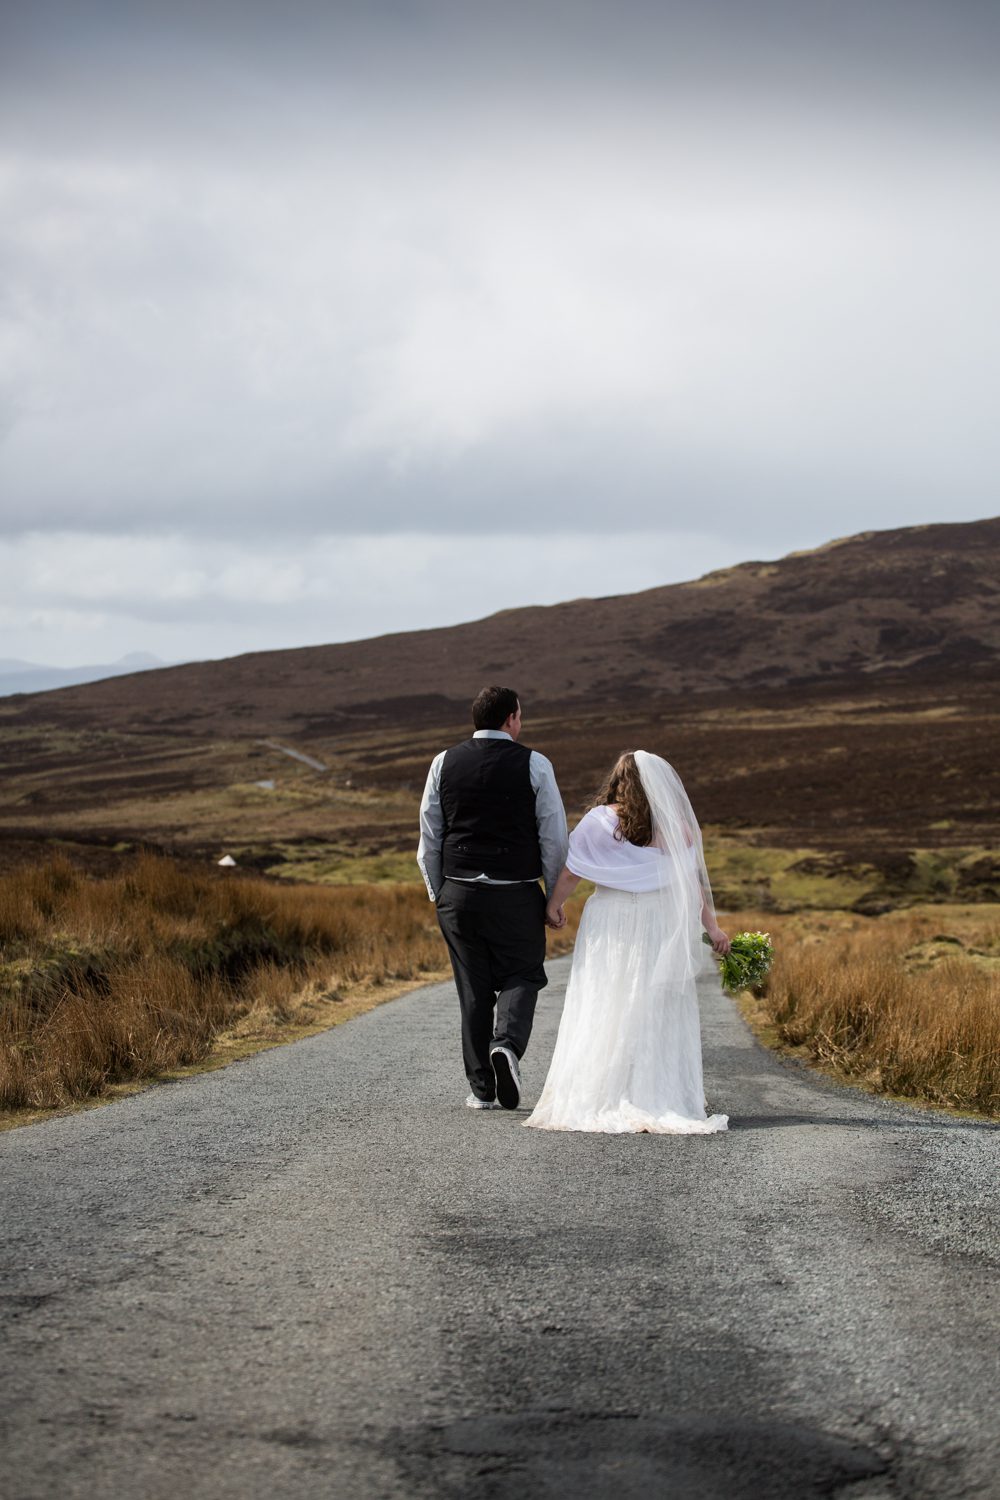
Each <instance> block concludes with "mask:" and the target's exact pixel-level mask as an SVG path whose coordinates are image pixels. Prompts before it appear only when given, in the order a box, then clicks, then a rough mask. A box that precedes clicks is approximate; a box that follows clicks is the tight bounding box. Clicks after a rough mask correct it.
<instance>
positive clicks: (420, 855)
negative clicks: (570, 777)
mask: <svg viewBox="0 0 1000 1500" xmlns="http://www.w3.org/2000/svg"><path fill="white" fill-rule="evenodd" d="M473 739H476V740H509V739H510V735H509V734H507V733H506V732H505V730H503V729H477V730H476V732H475V734H474V735H473ZM446 753H447V752H446V751H444V750H442V751H441V754H440V755H435V757H434V759H433V760H432V761H431V768H430V770H429V771H428V772H427V784H426V785H425V787H424V795H423V800H422V801H421V803H420V843H419V845H418V847H417V864H418V865H419V866H420V873H421V874H422V875H423V877H424V884H425V885H426V886H427V894H428V895H429V896H430V898H431V900H432V901H436V900H437V896H438V892H439V891H440V889H441V887H442V885H443V884H444V875H443V873H442V868H441V845H442V843H443V842H444V813H443V811H442V809H441V767H442V765H443V764H444V758H445V754H446ZM528 774H529V776H530V777H531V786H532V790H533V791H534V793H535V822H536V823H537V825H538V842H539V844H540V845H541V850H542V868H541V870H540V871H539V872H538V873H539V874H540V875H541V876H542V877H543V878H544V880H545V889H546V891H547V892H548V894H550V895H551V893H552V891H553V890H554V889H555V883H556V881H557V880H558V878H559V874H560V872H561V870H562V867H563V865H564V864H565V863H566V851H567V849H568V847H569V838H568V835H567V832H566V813H565V810H564V808H563V804H562V798H561V797H560V795H559V788H558V787H557V786H556V773H555V771H553V769H552V762H551V761H550V760H546V758H545V756H544V755H540V754H539V753H538V751H537V750H532V752H531V757H530V759H529V761H528ZM473 878H474V879H475V880H476V881H483V882H484V883H485V884H486V885H525V884H530V882H528V881H518V880H493V879H492V878H491V876H490V873H489V871H488V870H484V871H483V872H482V874H481V875H477V876H474V877H473Z"/></svg>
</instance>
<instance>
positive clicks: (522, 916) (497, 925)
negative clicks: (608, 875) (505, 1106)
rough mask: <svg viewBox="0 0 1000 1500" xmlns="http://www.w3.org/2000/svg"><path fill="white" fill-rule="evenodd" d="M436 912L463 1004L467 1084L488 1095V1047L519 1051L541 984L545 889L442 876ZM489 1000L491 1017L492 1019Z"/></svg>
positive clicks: (527, 1034) (490, 1081)
mask: <svg viewBox="0 0 1000 1500" xmlns="http://www.w3.org/2000/svg"><path fill="white" fill-rule="evenodd" d="M437 916H438V922H439V924H440V927H441V931H442V933H443V934H444V940H445V942H446V943H447V944H448V951H449V953H450V954H451V967H452V969H453V971H454V974H455V984H456V987H457V989H458V1002H459V1005H460V1006H461V1010H462V1057H463V1060H464V1062H465V1072H466V1076H467V1077H468V1080H469V1083H470V1085H471V1087H472V1092H473V1093H474V1094H476V1095H478V1097H479V1098H480V1099H492V1098H493V1096H494V1094H495V1092H496V1081H495V1079H494V1077H493V1069H492V1068H491V1067H490V1048H491V1047H493V1046H496V1045H497V1043H502V1045H503V1046H505V1047H509V1048H510V1050H511V1051H512V1052H513V1053H514V1056H515V1057H522V1056H523V1054H524V1050H525V1048H526V1047H527V1045H528V1038H529V1037H530V1035H531V1023H532V1021H533V1019H534V1015H535V1001H536V1000H537V999H538V991H539V990H540V989H544V987H545V986H546V985H547V984H548V979H547V978H546V976H545V969H544V967H543V965H544V962H545V896H544V894H543V892H542V888H541V886H540V885H537V884H535V883H531V884H523V885H521V884H519V885H486V884H485V883H483V882H482V881H480V882H478V883H477V884H472V883H470V882H466V881H461V880H446V881H445V883H444V885H443V886H442V887H441V891H440V894H439V895H438V899H437ZM494 1007H495V1008H496V1020H495V1022H494V1015H493V1012H494Z"/></svg>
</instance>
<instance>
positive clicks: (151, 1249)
mask: <svg viewBox="0 0 1000 1500" xmlns="http://www.w3.org/2000/svg"><path fill="white" fill-rule="evenodd" d="M566 971H567V963H566V961H561V962H559V963H557V964H554V965H552V968H551V972H552V974H553V978H554V983H553V984H552V985H551V987H550V989H549V990H548V992H547V993H546V995H545V996H543V999H542V1002H541V1003H540V1007H539V1016H538V1021H537V1023H536V1028H535V1037H534V1039H533V1042H532V1047H531V1051H530V1053H529V1058H528V1067H527V1080H526V1081H527V1090H526V1102H527V1103H530V1102H531V1101H533V1099H534V1098H535V1096H536V1095H537V1091H538V1089H539V1087H540V1084H541V1080H542V1076H543V1073H544V1069H545V1066H546V1063H547V1059H548V1056H549V1053H550V1051H551V1047H552V1042H553V1039H554V1034H555V1027H556V1024H557V1021H558V1014H559V1007H560V1002H561V997H562V991H563V986H564V983H565V977H566ZM703 1016H704V1031H705V1043H706V1076H707V1083H708V1092H709V1099H710V1103H711V1105H712V1107H713V1108H715V1109H721V1110H725V1111H727V1112H728V1113H729V1114H731V1116H732V1117H733V1118H732V1126H733V1128H732V1129H731V1131H730V1133H729V1134H728V1135H720V1136H710V1137H688V1138H677V1137H650V1136H636V1137H620V1136H618V1137H600V1136H578V1135H556V1134H552V1135H550V1134H539V1133H537V1132H535V1131H527V1130H522V1129H520V1128H519V1117H518V1116H517V1115H511V1114H506V1113H503V1114H501V1113H496V1114H473V1113H472V1112H470V1111H468V1110H466V1109H464V1108H463V1107H462V1099H463V1097H464V1092H465V1091H464V1089H463V1087H462V1079H461V1077H460V1076H459V1073H458V1070H457V1068H456V1060H457V1042H458V1036H457V1021H456V1001H455V999H454V994H453V991H452V989H451V987H450V986H448V985H442V986H439V987H437V988H434V989H429V990H424V991H422V992H420V993H417V994H414V995H411V996H409V997H407V998H405V999H403V1000H400V1001H397V1002H395V1003H394V1004H392V1005H388V1006H385V1007H384V1008H382V1009H380V1010H377V1011H374V1012H371V1013H370V1014H368V1015H366V1016H362V1017H359V1018H358V1019H356V1020H354V1021H351V1022H349V1023H348V1024H346V1025H344V1026H342V1027H340V1028H338V1029H337V1030H335V1031H331V1032H328V1033H326V1034H325V1035H322V1036H317V1037H314V1038H312V1039H310V1040H308V1041H305V1042H300V1043H298V1044H296V1045H294V1046H291V1047H286V1048H281V1049H279V1050H277V1051H273V1052H268V1053H263V1054H260V1055H259V1056H257V1057H255V1058H253V1059H251V1060H249V1061H247V1062H244V1063H241V1064H237V1065H235V1066H233V1067H230V1068H228V1069H227V1070H225V1071H222V1072H219V1073H214V1074H209V1075H207V1076H203V1077H200V1078H194V1079H190V1080H186V1081H184V1082H180V1083H175V1084H171V1085H169V1086H164V1087H161V1088H156V1089H153V1090H151V1091H149V1092H147V1093H145V1094H142V1095H139V1096H136V1097H134V1098H132V1099H128V1100H125V1101H123V1102H121V1103H118V1104H115V1105H112V1106H109V1107H108V1108H106V1109H101V1110H96V1111H93V1112H90V1113H86V1114H83V1115H78V1116H76V1117H75V1118H66V1119H62V1120H53V1121H50V1122H48V1123H46V1124H42V1125H38V1126H34V1127H32V1128H30V1129H26V1130H21V1131H15V1132H13V1133H8V1134H7V1135H6V1136H3V1137H0V1173H2V1189H0V1238H2V1242H3V1245H2V1251H3V1260H4V1282H3V1298H2V1315H0V1326H2V1331H3V1334H2V1336H3V1344H4V1348H3V1352H2V1355H0V1379H2V1382H3V1386H4V1390H3V1401H2V1408H0V1423H2V1429H3V1431H2V1438H3V1444H4V1447H5V1451H6V1454H7V1456H6V1461H5V1463H4V1464H3V1465H0V1493H2V1494H3V1496H4V1497H5V1500H7V1497H10V1500H42V1497H45V1500H49V1497H57V1496H58V1497H59V1500H72V1497H77V1496H79V1497H87V1500H103V1497H111V1496H115V1497H124V1500H131V1497H143V1500H146V1497H149V1500H158V1497H161V1496H162V1497H164V1500H166V1497H171V1500H173V1497H175V1496H176V1495H178V1494H179V1495H180V1496H181V1497H182V1500H200V1497H213V1500H214V1497H234V1500H236V1497H239V1500H257V1497H261V1500H262V1497H265V1496H276V1497H286V1496H287V1497H296V1500H299V1497H302V1500H312V1497H355V1496H356V1497H364V1500H367V1497H376V1496H378V1497H382V1496H386V1497H389V1496H413V1497H427V1500H430V1497H434V1500H437V1497H445V1500H450V1497H458V1496H462V1497H470V1496H472V1497H477V1500H478V1497H484V1500H506V1497H514V1496H517V1497H519V1500H547V1497H556V1496H558V1497H560V1500H563V1497H567V1496H570V1497H574V1500H576V1497H581V1500H587V1497H607V1496H613V1497H614V1500H632V1497H639V1496H641V1497H643V1500H650V1497H653V1500H657V1497H661V1496H669V1497H671V1500H687V1497H691V1500H715V1497H719V1500H723V1497H724V1500H742V1497H746V1500H769V1497H772V1496H775V1497H777V1496H780V1497H788V1500H808V1497H811V1496H851V1497H866V1500H871V1497H876V1496H879V1497H885V1496H913V1497H920V1496H935V1497H937V1496H956V1497H957V1496H961V1497H968V1496H991V1497H995V1496H998V1495H1000V1431H998V1422H997V1414H998V1413H997V1400H998V1396H997V1392H998V1379H997V1377H998V1373H1000V1370H998V1354H997V1351H998V1348H1000V1306H998V1278H997V1266H998V1262H1000V1217H998V1211H997V1200H996V1196H995V1194H996V1183H997V1180H998V1175H1000V1174H998V1167H1000V1130H998V1129H997V1128H992V1127H989V1126H977V1125H974V1124H961V1123H957V1122H954V1121H950V1120H947V1119H942V1118H939V1117H935V1116H930V1115H926V1114H923V1113H919V1112H917V1111H909V1110H905V1109H901V1108H898V1107H894V1106H891V1105H886V1104H883V1103H880V1102H878V1101H874V1100H872V1099H869V1098H867V1097H866V1096H864V1095H861V1094H857V1093H854V1092H852V1091H849V1090H844V1089H839V1088H836V1087H834V1086H832V1085H828V1084H825V1083H823V1082H822V1081H819V1080H817V1079H815V1078H812V1077H810V1076H808V1075H806V1074H805V1073H803V1072H802V1071H801V1070H799V1069H797V1068H794V1067H791V1066H789V1065H783V1064H780V1063H778V1062H777V1061H775V1060H774V1059H773V1058H772V1057H770V1056H769V1055H768V1054H767V1053H765V1052H764V1051H763V1050H762V1049H760V1048H759V1047H758V1046H757V1045H756V1044H755V1043H754V1042H753V1041H752V1040H751V1038H750V1036H749V1035H748V1033H747V1032H746V1030H745V1028H744V1027H743V1024H742V1022H741V1021H740V1020H739V1019H738V1017H737V1016H736V1014H735V1012H734V1011H733V1009H732V1007H731V1006H730V1004H729V1003H728V1002H727V1001H726V1000H725V999H724V998H723V997H722V996H721V995H720V994H718V993H717V992H714V993H713V991H712V989H711V988H706V991H705V994H704V996H703ZM520 1118H523V1115H522V1116H520Z"/></svg>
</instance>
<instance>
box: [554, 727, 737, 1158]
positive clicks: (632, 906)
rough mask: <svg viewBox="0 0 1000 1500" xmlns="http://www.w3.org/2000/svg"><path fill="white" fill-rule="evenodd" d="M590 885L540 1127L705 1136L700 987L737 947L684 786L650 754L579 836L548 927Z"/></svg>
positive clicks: (720, 1125)
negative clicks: (707, 941)
mask: <svg viewBox="0 0 1000 1500" xmlns="http://www.w3.org/2000/svg"><path fill="white" fill-rule="evenodd" d="M581 879H587V880H592V881H594V883H595V884H596V886H597V889H596V890H595V892H594V894H593V895H592V896H591V897H590V900H589V901H588V902H587V904H586V906H585V907H584V909H583V916H582V918H581V920H580V930H579V933H578V935H577V939H576V947H575V949H574V952H573V966H572V970H571V972H570V978H569V984H568V986H567V989H566V1001H565V1005H564V1008H563V1014H562V1020H561V1022H560V1025H559V1035H558V1037H557V1039H556V1045H555V1051H554V1053H553V1055H552V1063H551V1066H550V1068H549V1072H548V1077H547V1078H546V1080H545V1084H544V1086H543V1088H542V1093H541V1098H540V1099H539V1101H538V1103H537V1105H536V1106H535V1108H534V1110H533V1111H532V1113H531V1115H530V1116H529V1117H528V1119H527V1120H525V1122H524V1123H525V1125H527V1126H531V1127H533V1128H534V1129H536V1130H592V1131H607V1132H612V1133H620V1132H623V1131H650V1132H654V1133H657V1134H676V1135H696V1134H697V1135H704V1134H708V1133H710V1132H712V1131H717V1130H725V1129H727V1127H728V1116H726V1115H711V1116H709V1115H707V1114H706V1110H705V1095H704V1091H703V1087H702V1071H701V1030H700V1026H699V1019H698V997H697V991H696V980H697V976H698V973H699V971H700V970H701V968H702V967H703V964H704V960H705V957H706V949H705V945H704V944H703V943H702V940H701V934H702V929H703V928H704V930H705V931H707V933H708V935H709V937H710V938H711V941H712V947H713V949H714V950H715V952H716V953H727V952H728V951H729V938H728V937H727V936H726V934H725V933H724V932H723V931H722V929H721V928H720V927H719V925H718V923H717V922H716V920H715V912H714V910H713V907H712V894H711V888H710V886H709V882H708V874H707V871H706V869H705V859H704V854H703V852H702V842H701V831H700V829H699V827H698V823H697V820H696V819H695V815H694V812H693V810H692V807H691V803H690V802H689V801H688V797H687V793H686V792H685V790H684V787H683V785H682V783H681V780H680V777H679V776H678V775H677V772H676V771H675V770H674V768H673V767H672V766H671V765H670V764H668V762H667V761H665V760H662V759H661V758H660V756H658V755H650V754H649V753H648V752H647V751H645V750H636V751H634V752H632V751H626V753H625V754H624V755H622V756H621V757H620V758H619V760H618V762H617V764H616V765H615V767H614V769H613V770H612V772H611V775H610V776H609V777H608V780H607V782H606V783H605V785H604V786H603V787H602V789H601V791H600V792H599V793H598V795H597V797H596V799H595V802H594V805H593V806H592V807H591V809H590V811H589V812H588V813H587V814H586V815H585V816H584V818H583V819H582V820H581V822H580V823H579V825H578V826H577V827H576V828H575V829H574V831H573V834H572V836H571V838H570V841H569V855H568V857H567V861H566V867H565V869H564V870H563V871H562V874H561V875H560V876H559V879H558V881H557V883H556V886H555V889H554V890H553V891H552V893H551V897H550V900H549V904H548V910H547V913H546V917H547V920H548V922H549V925H550V926H552V927H564V926H565V925H566V914H565V912H564V910H563V902H564V901H565V899H566V897H567V896H568V895H569V894H570V892H571V891H573V890H575V888H576V886H577V885H578V884H579V883H580V880H581Z"/></svg>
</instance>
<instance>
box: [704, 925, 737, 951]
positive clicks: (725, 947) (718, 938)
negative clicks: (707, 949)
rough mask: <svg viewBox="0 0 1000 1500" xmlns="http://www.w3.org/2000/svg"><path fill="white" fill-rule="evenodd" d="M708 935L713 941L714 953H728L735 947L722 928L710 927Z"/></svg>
mask: <svg viewBox="0 0 1000 1500" xmlns="http://www.w3.org/2000/svg"><path fill="white" fill-rule="evenodd" d="M708 935H709V937H710V938H711V939H712V952H713V953H728V952H729V950H730V948H731V947H732V946H733V945H732V943H731V942H730V941H729V938H728V937H727V936H726V934H725V933H724V932H723V930H722V928H721V927H710V928H709V930H708Z"/></svg>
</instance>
